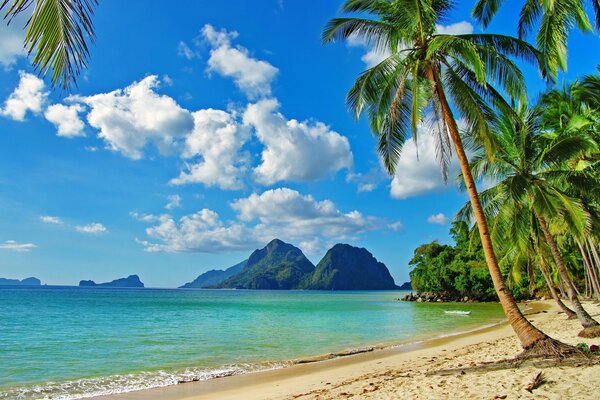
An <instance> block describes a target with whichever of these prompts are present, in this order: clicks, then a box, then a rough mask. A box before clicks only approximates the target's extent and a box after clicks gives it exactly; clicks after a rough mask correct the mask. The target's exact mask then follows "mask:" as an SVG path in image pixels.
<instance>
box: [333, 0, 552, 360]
mask: <svg viewBox="0 0 600 400" xmlns="http://www.w3.org/2000/svg"><path fill="white" fill-rule="evenodd" d="M452 5H453V2H452V1H449V0H416V1H415V0H411V1H407V0H348V1H346V3H344V5H343V6H342V11H343V12H350V13H364V14H367V15H368V17H365V18H363V17H350V18H335V19H332V20H331V21H330V22H329V23H328V25H327V26H326V28H325V30H324V32H323V37H322V38H323V41H324V42H325V43H330V42H333V41H336V40H347V39H349V38H356V37H358V38H361V39H363V40H365V41H366V42H368V43H371V44H372V45H373V46H374V47H375V48H377V49H379V50H381V51H382V52H389V54H390V55H389V56H388V57H387V58H385V59H384V60H383V61H381V62H380V63H379V64H377V65H375V66H374V67H372V68H370V69H368V70H367V71H365V72H364V73H362V74H361V75H360V76H359V78H358V79H357V80H356V82H355V84H354V86H353V87H352V88H351V90H350V92H349V93H348V96H347V102H348V105H349V106H350V108H351V109H352V110H353V111H354V113H355V115H356V116H357V117H359V116H360V115H361V114H362V113H363V112H366V114H367V115H368V118H369V121H370V125H371V130H372V131H373V133H374V134H375V135H376V136H377V139H378V145H377V146H378V151H379V154H380V155H381V157H382V160H383V163H384V165H385V167H386V169H387V171H388V172H389V173H390V174H394V173H395V168H396V166H397V164H398V159H399V156H400V153H401V150H402V147H403V145H404V144H405V142H406V140H407V137H408V136H409V135H410V134H412V137H413V139H414V140H415V141H416V140H417V132H418V126H419V125H420V124H422V123H423V122H424V121H425V120H430V122H431V124H430V125H431V131H432V133H433V134H434V135H435V137H436V139H437V145H438V148H437V150H438V151H437V153H438V160H439V161H440V164H441V165H442V170H446V168H445V166H447V163H448V159H449V156H450V151H451V145H454V149H455V151H456V155H457V157H458V160H459V164H460V167H461V171H462V172H463V176H464V180H465V185H466V188H467V191H468V194H469V198H470V200H471V202H472V205H473V209H474V210H475V217H476V219H477V226H478V228H479V233H480V237H481V242H482V246H483V250H484V254H485V258H486V262H487V264H488V267H489V269H490V275H491V277H492V280H493V283H494V288H495V290H496V293H497V294H498V298H499V300H500V303H501V304H502V307H503V309H504V312H505V313H506V315H507V317H508V320H509V322H510V324H511V326H512V327H513V329H514V331H515V333H516V334H517V336H518V338H519V340H520V341H521V345H522V346H523V348H524V349H527V350H529V351H528V352H527V354H535V353H538V352H539V353H547V352H548V351H549V350H550V349H552V350H551V351H556V350H557V349H560V343H559V342H556V341H554V340H552V339H550V338H549V337H548V336H546V335H545V334H544V333H543V332H541V331H540V330H538V329H537V328H535V327H534V326H533V325H532V324H531V323H529V321H527V319H526V318H525V317H524V316H523V314H522V313H521V311H520V310H519V308H518V307H517V304H516V303H515V301H514V299H513V297H512V296H511V294H510V292H509V290H508V288H507V287H506V285H505V283H504V281H503V279H502V274H501V272H500V269H499V267H498V262H497V259H496V255H495V254H494V248H493V246H492V242H491V240H490V233H489V230H488V226H487V222H486V218H485V214H484V213H483V208H482V207H481V203H480V201H479V197H478V194H477V189H476V186H475V181H474V180H473V176H472V175H471V171H470V169H469V163H468V158H467V155H466V153H465V149H464V146H463V140H462V138H461V136H460V135H459V129H458V126H457V122H456V118H455V116H454V112H455V110H456V111H457V113H458V116H459V117H460V118H461V120H462V121H464V123H465V125H466V126H467V128H468V129H467V130H468V132H470V133H471V135H472V136H473V140H476V141H478V142H479V143H481V144H482V145H483V146H484V147H485V148H486V149H487V151H488V154H493V152H494V147H495V141H494V137H493V135H492V134H491V131H490V129H489V122H490V120H493V118H494V108H501V109H506V110H509V109H510V107H509V106H508V104H507V103H506V102H505V101H504V99H503V98H502V96H501V95H500V92H499V91H502V92H503V93H506V94H507V95H508V96H510V97H511V98H521V97H522V96H523V93H524V91H525V85H524V82H523V76H522V74H521V71H520V70H519V68H518V67H517V66H516V64H515V62H514V61H513V59H512V58H513V57H518V58H521V59H524V60H526V61H528V62H535V63H538V65H541V66H542V67H543V65H544V64H543V63H542V62H541V55H540V53H539V52H538V51H537V50H536V49H535V48H534V47H532V46H531V45H529V44H527V43H526V42H524V41H521V40H519V39H516V38H512V37H509V36H504V35H493V34H468V35H445V34H438V33H436V29H437V28H436V24H440V23H442V22H444V21H445V17H446V16H447V15H448V14H449V12H450V11H451V9H452ZM541 70H542V72H545V69H543V68H542V69H541ZM492 84H494V85H496V87H497V88H498V89H496V88H495V87H494V86H493V85H492ZM451 104H452V105H451ZM507 112H508V111H507ZM445 176H447V172H446V173H445Z"/></svg>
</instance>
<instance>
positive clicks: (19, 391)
mask: <svg viewBox="0 0 600 400" xmlns="http://www.w3.org/2000/svg"><path fill="white" fill-rule="evenodd" d="M403 295H404V293H403V292H310V291H244V290H176V289H165V290H159V289H157V290H153V289H143V290H134V289H131V290H128V289H95V288H71V287H69V288H58V287H42V288H34V289H25V288H2V289H0V399H74V398H83V397H90V396H93V395H100V394H111V393H120V392H126V391H131V390H138V389H142V388H150V387H159V386H167V385H172V384H176V383H177V382H179V381H190V380H204V379H209V378H212V377H215V376H223V375H232V374H240V373H244V372H247V371H251V370H257V369H267V368H276V367H280V366H284V365H288V364H289V362H290V360H292V359H298V358H304V357H311V356H317V355H322V354H326V353H331V352H337V351H341V350H347V349H353V348H360V347H364V346H371V345H393V344H398V343H403V342H413V341H418V340H422V339H426V338H430V337H435V336H442V335H448V334H452V333H456V332H459V331H465V330H469V329H473V328H475V327H478V326H481V325H486V324H490V323H495V322H498V321H499V320H501V319H503V314H502V310H501V308H500V306H499V305H497V304H491V303H488V304H451V303H441V304H424V303H406V302H400V301H395V300H394V299H395V298H398V297H401V296H403ZM445 310H469V311H471V315H468V316H460V315H448V314H445V313H444V311H445Z"/></svg>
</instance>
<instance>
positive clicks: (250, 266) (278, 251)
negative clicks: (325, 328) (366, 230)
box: [181, 239, 398, 290]
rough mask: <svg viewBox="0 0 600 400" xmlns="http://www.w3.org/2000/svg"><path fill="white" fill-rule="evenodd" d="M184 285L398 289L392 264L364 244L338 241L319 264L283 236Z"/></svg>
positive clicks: (234, 287) (256, 287)
mask: <svg viewBox="0 0 600 400" xmlns="http://www.w3.org/2000/svg"><path fill="white" fill-rule="evenodd" d="M181 287H182V288H219V289H267V290H289V289H305V290H396V289H398V286H397V285H396V284H395V283H394V279H393V278H392V276H391V275H390V272H389V270H388V268H387V267H386V266H385V264H383V263H382V262H379V261H377V259H376V258H375V257H373V255H372V254H371V253H370V252H369V251H367V250H366V249H364V248H358V247H354V246H350V245H348V244H336V245H335V246H334V247H332V248H331V249H329V250H328V251H327V253H326V254H325V256H324V257H323V259H322V260H321V261H320V262H319V263H318V264H317V266H316V267H315V266H314V265H313V264H312V263H311V262H310V260H309V259H308V258H306V256H305V255H304V254H303V253H302V250H300V249H299V248H297V247H295V246H293V245H291V244H289V243H285V242H283V241H281V240H279V239H274V240H272V241H271V242H270V243H269V244H267V245H266V246H265V247H264V248H262V249H258V250H255V251H254V252H253V253H252V254H251V255H250V257H249V258H248V260H246V261H242V262H241V263H239V264H236V265H234V266H232V267H230V268H228V269H226V270H211V271H208V272H205V273H204V274H202V275H200V276H198V278H196V279H195V280H194V281H192V282H189V283H186V284H185V285H183V286H181Z"/></svg>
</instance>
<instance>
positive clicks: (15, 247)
mask: <svg viewBox="0 0 600 400" xmlns="http://www.w3.org/2000/svg"><path fill="white" fill-rule="evenodd" d="M36 247H37V246H36V245H35V244H33V243H17V242H15V241H14V240H7V241H6V242H4V243H2V244H0V250H9V251H16V252H19V253H26V252H28V251H31V250H33V249H35V248H36Z"/></svg>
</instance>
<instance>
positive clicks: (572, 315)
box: [540, 262, 577, 319]
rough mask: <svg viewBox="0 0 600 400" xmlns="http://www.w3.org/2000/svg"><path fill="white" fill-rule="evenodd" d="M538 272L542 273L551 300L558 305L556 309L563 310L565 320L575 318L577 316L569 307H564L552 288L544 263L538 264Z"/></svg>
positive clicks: (552, 284)
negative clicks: (565, 316) (565, 315)
mask: <svg viewBox="0 0 600 400" xmlns="http://www.w3.org/2000/svg"><path fill="white" fill-rule="evenodd" d="M540 271H542V275H543V276H544V280H545V281H546V285H548V290H550V295H551V296H552V298H553V299H554V301H555V302H556V304H558V307H560V309H561V310H563V312H564V313H565V314H567V319H574V318H577V314H575V312H574V311H573V310H571V309H570V308H569V307H567V306H566V305H565V303H563V302H562V300H561V299H560V297H559V296H558V293H557V292H556V288H555V287H554V283H553V282H552V278H551V277H550V272H548V268H547V267H546V264H545V263H544V262H540Z"/></svg>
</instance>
